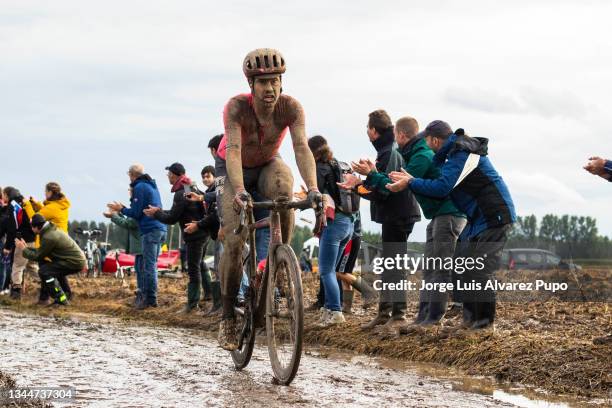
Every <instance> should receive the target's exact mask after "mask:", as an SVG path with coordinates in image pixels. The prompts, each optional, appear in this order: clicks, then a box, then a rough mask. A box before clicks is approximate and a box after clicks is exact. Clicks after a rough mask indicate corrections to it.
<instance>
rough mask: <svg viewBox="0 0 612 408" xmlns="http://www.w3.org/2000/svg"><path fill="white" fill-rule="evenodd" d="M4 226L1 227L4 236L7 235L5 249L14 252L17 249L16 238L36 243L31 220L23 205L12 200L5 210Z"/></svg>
mask: <svg viewBox="0 0 612 408" xmlns="http://www.w3.org/2000/svg"><path fill="white" fill-rule="evenodd" d="M2 223H3V225H2V226H1V227H0V231H2V234H6V240H5V242H4V249H7V250H9V251H12V250H14V249H15V238H17V236H20V237H21V238H22V239H23V240H24V241H25V242H27V243H32V242H34V241H35V237H36V236H35V234H34V231H32V226H31V225H30V218H29V217H28V214H27V213H26V211H25V210H24V209H23V207H22V205H21V204H19V203H18V202H17V201H15V200H11V202H9V203H8V205H7V206H6V207H5V209H4V215H3V217H2Z"/></svg>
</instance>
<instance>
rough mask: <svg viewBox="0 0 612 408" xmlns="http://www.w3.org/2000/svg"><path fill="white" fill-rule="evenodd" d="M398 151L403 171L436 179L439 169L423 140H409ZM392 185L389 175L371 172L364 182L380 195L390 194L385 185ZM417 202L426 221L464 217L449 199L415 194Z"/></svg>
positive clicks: (415, 175)
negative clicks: (402, 163)
mask: <svg viewBox="0 0 612 408" xmlns="http://www.w3.org/2000/svg"><path fill="white" fill-rule="evenodd" d="M398 151H399V152H400V154H401V155H402V157H403V158H404V170H406V171H407V172H408V173H410V174H411V175H412V176H414V177H420V178H423V179H428V180H430V179H436V178H438V176H439V175H440V169H439V168H438V167H437V166H436V165H435V164H434V162H433V157H434V152H433V150H431V149H430V148H429V146H428V145H427V142H426V141H425V139H422V138H418V139H414V140H411V141H410V142H409V143H407V144H406V145H405V146H403V147H402V148H399V149H398ZM389 183H392V181H391V179H390V178H389V175H388V174H386V173H379V172H374V171H373V172H371V173H370V174H368V177H367V178H366V180H365V181H364V185H365V186H366V187H368V188H375V189H376V190H377V191H379V192H381V193H382V194H395V193H391V192H390V191H389V190H388V189H387V187H386V185H387V184H389ZM414 196H415V197H416V200H417V202H418V203H419V205H420V206H421V210H423V215H424V216H425V218H427V219H428V220H430V219H432V218H434V217H436V216H438V215H455V216H458V217H465V214H463V213H462V212H461V211H459V210H458V209H457V207H455V205H454V204H453V202H452V200H451V199H450V198H444V199H437V198H431V197H427V196H424V195H421V194H415V195H414Z"/></svg>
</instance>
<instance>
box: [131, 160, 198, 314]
mask: <svg viewBox="0 0 612 408" xmlns="http://www.w3.org/2000/svg"><path fill="white" fill-rule="evenodd" d="M166 170H168V181H169V182H170V184H171V185H172V188H171V190H170V191H171V192H173V193H174V201H173V202H172V208H170V210H167V211H164V210H162V209H161V208H159V207H152V206H149V208H147V209H145V210H144V211H143V212H144V213H145V215H147V216H148V217H152V218H155V219H156V220H158V221H160V222H162V223H164V224H168V225H172V224H176V223H177V222H178V223H179V224H180V226H181V230H183V231H184V230H185V226H186V225H187V224H189V223H191V222H194V221H199V220H201V219H202V218H204V215H205V210H204V205H203V204H202V203H201V202H194V201H189V200H188V199H187V198H186V197H185V196H186V195H187V194H189V193H190V192H191V191H192V190H194V189H195V186H194V185H193V183H192V181H191V179H190V178H189V177H187V175H186V174H185V167H184V166H183V165H182V164H181V163H172V164H171V165H170V166H168V167H166ZM208 237H209V235H208V231H206V230H204V229H198V230H196V231H193V232H192V233H185V235H184V237H183V239H184V240H185V246H186V250H187V273H188V274H189V283H188V284H187V304H186V305H185V307H184V308H183V310H182V312H184V313H190V312H192V311H194V310H197V309H198V302H199V301H200V295H201V288H200V287H201V284H202V277H201V274H200V268H201V265H200V261H201V260H202V256H203V255H204V248H205V246H206V244H207V242H208Z"/></svg>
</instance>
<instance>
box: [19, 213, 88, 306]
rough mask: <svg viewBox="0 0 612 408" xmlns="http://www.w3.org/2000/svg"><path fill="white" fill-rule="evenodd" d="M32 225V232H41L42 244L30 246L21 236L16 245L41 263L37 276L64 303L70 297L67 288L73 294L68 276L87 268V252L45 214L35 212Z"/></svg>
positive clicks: (45, 287) (59, 303) (58, 301)
mask: <svg viewBox="0 0 612 408" xmlns="http://www.w3.org/2000/svg"><path fill="white" fill-rule="evenodd" d="M31 225H32V231H34V233H35V234H37V235H40V247H39V248H37V249H35V248H28V247H27V244H26V242H25V241H24V240H22V239H16V240H15V246H16V247H18V248H21V249H22V250H23V256H24V257H25V258H26V259H29V260H32V261H36V262H38V263H39V265H40V268H39V270H38V275H39V276H40V279H41V282H42V283H43V289H42V290H47V291H48V292H49V295H50V296H51V297H52V298H53V299H54V300H55V304H57V305H64V306H65V305H67V304H68V297H67V296H66V293H65V292H64V290H66V291H67V292H69V293H70V285H69V284H68V280H67V279H66V276H68V275H72V274H76V273H79V272H80V271H82V270H83V268H85V265H86V261H85V255H84V254H83V252H82V251H81V248H79V246H78V245H77V243H76V242H74V240H73V239H72V238H70V237H69V236H68V234H66V233H65V232H64V231H60V230H58V229H57V227H55V225H53V224H51V223H50V222H48V221H47V220H45V217H43V216H42V215H40V214H35V215H34V217H33V218H32V222H31ZM62 288H64V289H62Z"/></svg>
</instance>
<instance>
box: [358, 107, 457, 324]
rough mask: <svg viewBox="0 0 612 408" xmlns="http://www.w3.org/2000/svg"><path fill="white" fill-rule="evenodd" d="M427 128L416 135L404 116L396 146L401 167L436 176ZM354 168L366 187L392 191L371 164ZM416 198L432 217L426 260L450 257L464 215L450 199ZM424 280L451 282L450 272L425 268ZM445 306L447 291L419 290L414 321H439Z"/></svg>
mask: <svg viewBox="0 0 612 408" xmlns="http://www.w3.org/2000/svg"><path fill="white" fill-rule="evenodd" d="M428 129H429V131H430V132H431V129H430V128H427V129H426V130H425V131H424V132H421V133H419V134H417V133H418V131H419V125H418V123H417V121H416V120H415V119H414V118H411V117H403V118H401V119H399V120H398V121H397V123H396V125H395V140H396V141H397V144H398V146H399V150H398V151H399V152H400V154H401V155H402V157H403V159H404V167H403V168H404V169H405V170H406V171H407V172H408V173H410V174H412V175H413V176H415V177H421V178H424V179H436V178H438V176H439V175H440V169H439V168H438V167H437V166H436V165H434V163H433V156H434V152H433V150H431V148H430V147H429V146H428V144H427V141H426V139H427V135H428ZM357 171H358V172H359V173H361V174H363V175H367V178H366V180H365V182H364V184H365V186H366V187H368V188H372V189H375V190H377V191H379V192H381V193H382V194H391V191H390V190H388V189H387V187H386V186H387V185H388V184H389V183H390V182H391V179H390V178H389V176H388V175H387V174H384V173H379V172H377V171H376V168H375V166H374V165H373V164H371V163H362V164H358V165H357ZM357 182H358V181H357ZM353 185H354V184H353ZM347 187H348V186H347ZM392 194H397V193H392ZM415 197H416V199H417V201H418V203H419V205H420V206H421V210H422V211H423V214H424V215H425V218H427V219H429V220H431V222H430V223H429V225H428V226H427V231H426V234H427V235H426V241H425V259H428V258H438V259H447V258H451V257H452V256H453V254H454V252H455V247H456V244H457V239H458V237H459V235H460V234H461V231H462V230H463V228H464V227H465V224H466V216H465V214H463V213H462V212H461V211H459V210H458V209H457V208H456V207H455V205H454V204H453V202H452V201H451V200H450V199H449V198H446V199H442V200H438V199H433V198H430V197H427V196H423V195H421V194H415ZM434 265H435V262H434ZM423 280H424V281H425V282H427V283H450V282H451V271H450V270H448V269H441V270H436V269H431V270H430V269H426V270H425V271H424V272H423ZM447 305H448V298H447V294H446V292H437V291H422V292H421V293H420V301H419V310H418V313H417V316H416V319H415V322H414V323H416V324H423V325H432V324H435V323H437V322H439V321H440V319H442V317H443V316H444V313H445V312H446V308H447ZM400 329H401V328H400ZM404 331H405V330H404Z"/></svg>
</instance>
